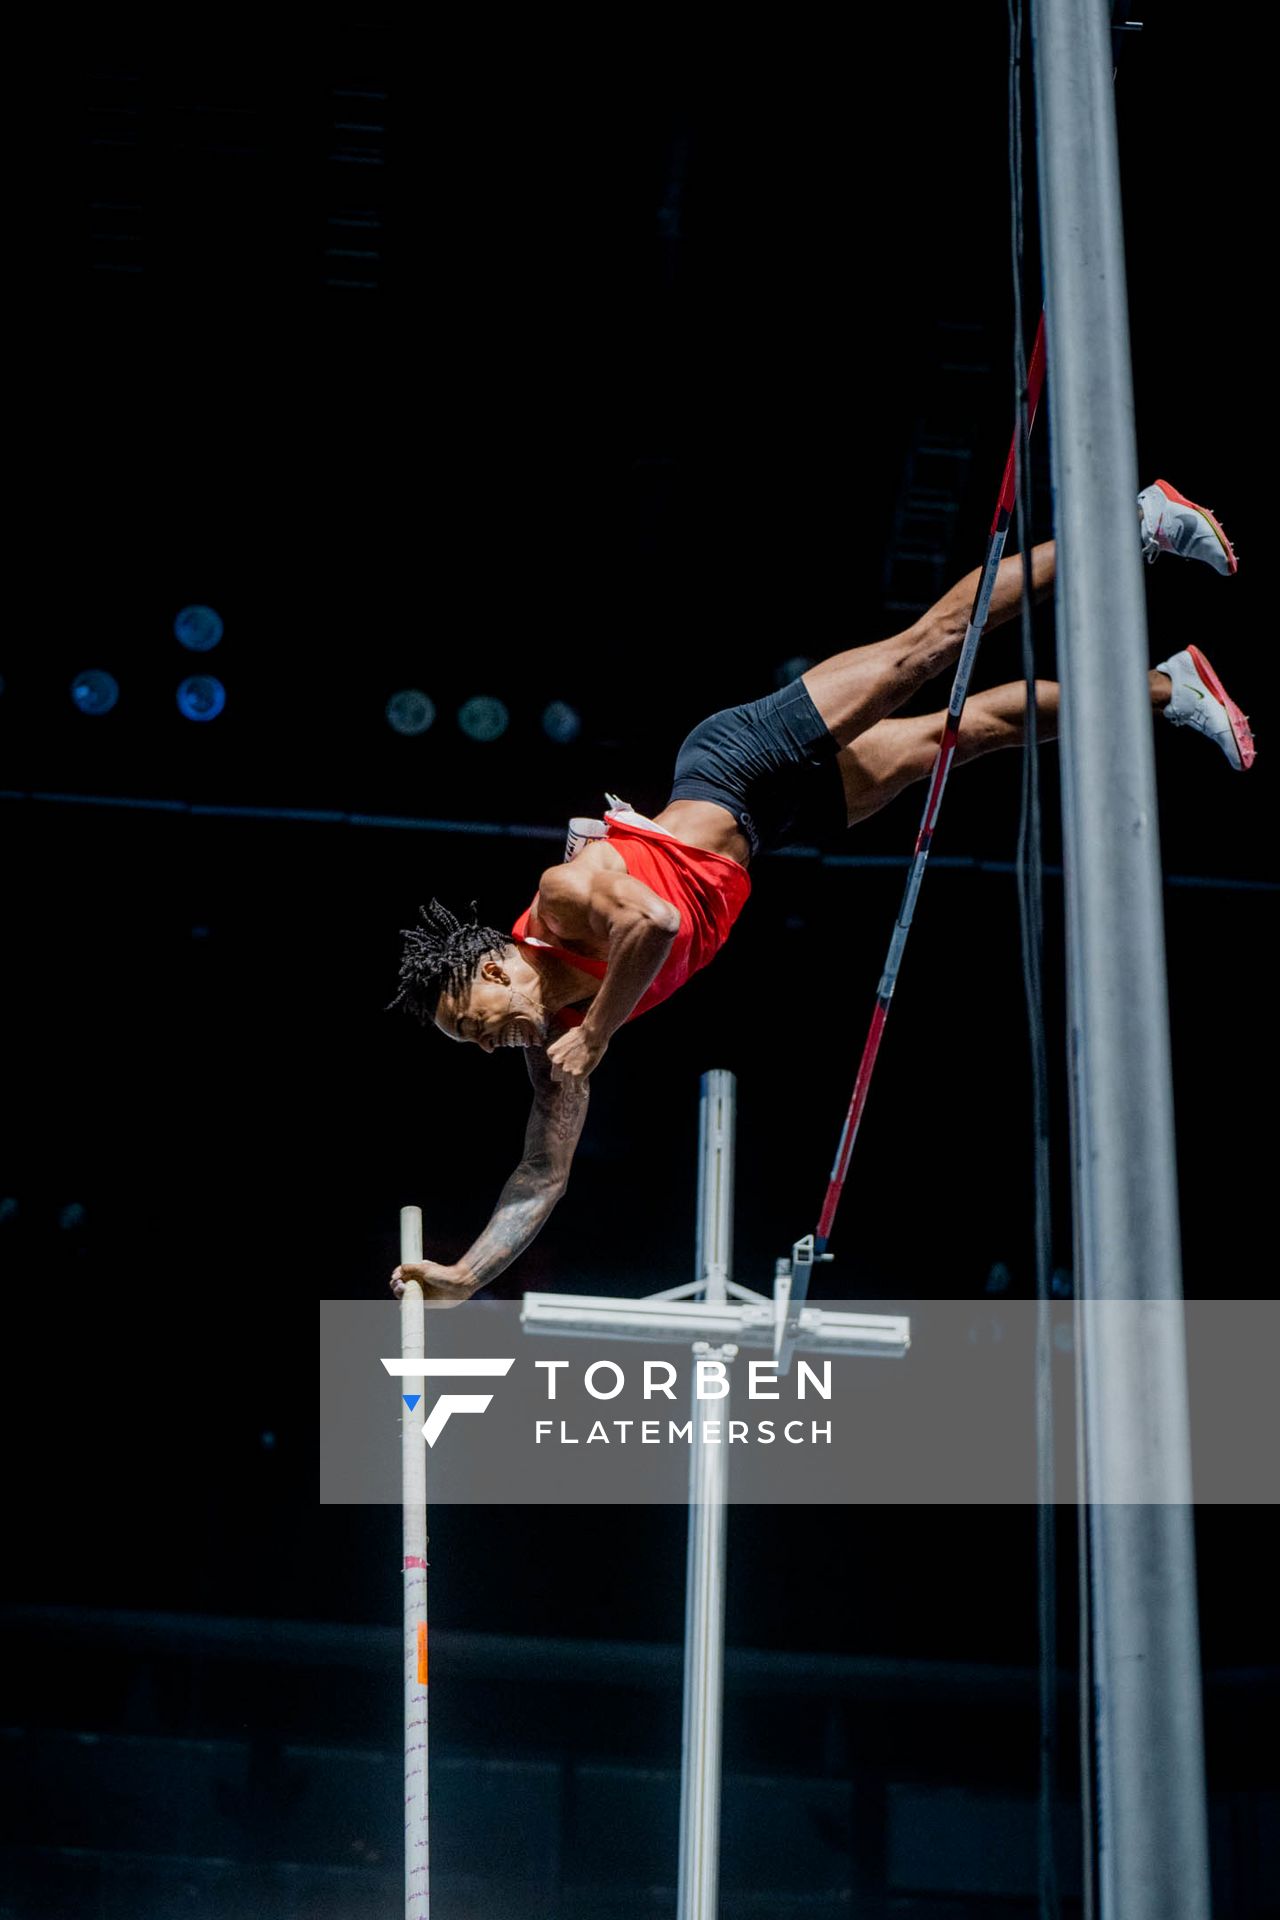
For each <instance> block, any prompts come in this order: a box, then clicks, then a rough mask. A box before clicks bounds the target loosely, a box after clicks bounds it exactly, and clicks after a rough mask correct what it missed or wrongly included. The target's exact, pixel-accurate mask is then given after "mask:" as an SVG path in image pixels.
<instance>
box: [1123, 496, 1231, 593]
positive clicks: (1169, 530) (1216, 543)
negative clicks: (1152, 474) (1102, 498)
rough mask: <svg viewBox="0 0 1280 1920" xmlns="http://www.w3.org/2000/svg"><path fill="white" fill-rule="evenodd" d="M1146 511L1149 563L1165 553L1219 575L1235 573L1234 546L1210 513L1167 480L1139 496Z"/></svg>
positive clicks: (1145, 553) (1144, 538)
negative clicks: (1191, 561) (1199, 561)
mask: <svg viewBox="0 0 1280 1920" xmlns="http://www.w3.org/2000/svg"><path fill="white" fill-rule="evenodd" d="M1138 505H1139V506H1140V507H1141V509H1142V554H1143V558H1144V559H1145V560H1147V561H1148V562H1150V561H1154V560H1156V559H1158V558H1159V556H1160V555H1161V554H1162V553H1176V554H1180V555H1181V557H1182V558H1183V559H1184V560H1203V561H1204V562H1205V563H1206V565H1208V566H1210V567H1212V568H1213V569H1214V571H1215V573H1234V572H1235V570H1236V556H1235V552H1234V550H1233V548H1232V545H1231V542H1230V541H1229V540H1228V538H1227V536H1226V534H1225V533H1224V532H1223V530H1222V528H1221V527H1220V526H1219V524H1218V522H1217V521H1216V520H1215V519H1214V517H1213V515H1212V513H1210V511H1209V509H1208V507H1198V506H1197V505H1196V503H1195V501H1194V500H1188V499H1187V496H1186V494H1185V493H1179V492H1178V489H1177V488H1176V487H1171V486H1170V485H1169V482H1168V481H1167V480H1157V481H1156V482H1155V483H1154V485H1153V486H1150V487H1144V488H1143V489H1142V492H1141V493H1140V494H1139V495H1138Z"/></svg>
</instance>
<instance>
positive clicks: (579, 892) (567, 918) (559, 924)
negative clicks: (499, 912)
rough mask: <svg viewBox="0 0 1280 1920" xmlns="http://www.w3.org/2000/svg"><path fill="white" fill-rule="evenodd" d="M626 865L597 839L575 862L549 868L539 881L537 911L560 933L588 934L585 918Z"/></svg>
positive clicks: (584, 849) (609, 847)
mask: <svg viewBox="0 0 1280 1920" xmlns="http://www.w3.org/2000/svg"><path fill="white" fill-rule="evenodd" d="M626 871H627V863H626V861H625V860H624V859H623V858H622V856H621V854H620V853H618V852H617V851H616V850H615V849H614V848H613V847H611V846H609V845H608V844H607V843H606V842H605V841H603V840H597V841H595V842H593V843H592V844H591V845H590V846H586V847H584V848H583V849H582V852H581V853H580V854H579V855H578V857H577V859H576V860H568V861H565V863H564V864H563V865H562V866H558V867H548V868H547V870H546V872H545V873H544V874H543V876H542V878H541V880H539V882H538V909H539V912H540V913H541V914H542V915H543V916H544V918H545V919H546V920H547V921H548V924H549V925H551V926H554V927H555V928H556V929H557V930H558V931H559V932H560V933H562V934H566V935H581V934H584V933H586V932H587V931H588V927H587V921H586V915H587V913H588V911H589V909H590V907H591V903H592V899H593V897H594V896H596V895H597V894H598V892H599V890H600V888H601V886H602V884H603V885H607V884H608V882H609V881H611V880H613V879H614V878H616V876H617V875H619V874H625V873H626Z"/></svg>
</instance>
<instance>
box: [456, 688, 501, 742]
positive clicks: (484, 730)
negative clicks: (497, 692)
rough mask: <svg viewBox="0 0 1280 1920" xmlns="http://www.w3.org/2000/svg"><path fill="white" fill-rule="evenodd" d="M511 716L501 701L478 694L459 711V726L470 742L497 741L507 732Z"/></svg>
mask: <svg viewBox="0 0 1280 1920" xmlns="http://www.w3.org/2000/svg"><path fill="white" fill-rule="evenodd" d="M510 718H511V716H510V714H509V713H508V712H507V709H506V707H505V706H504V705H503V703H502V701H501V700H494V699H491V698H490V697H489V696H488V695H487V694H478V695H477V696H476V698H475V699H474V700H467V701H465V702H464V704H463V705H462V706H461V707H460V708H459V709H458V725H459V726H460V727H461V728H462V731H463V732H464V733H465V734H466V736H467V738H468V739H469V740H497V739H500V738H501V736H502V735H503V734H504V733H505V732H506V730H507V723H508V721H509V720H510Z"/></svg>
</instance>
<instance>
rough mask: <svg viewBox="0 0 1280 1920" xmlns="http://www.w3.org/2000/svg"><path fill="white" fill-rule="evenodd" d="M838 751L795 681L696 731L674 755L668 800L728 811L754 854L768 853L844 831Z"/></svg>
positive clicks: (804, 689)
mask: <svg viewBox="0 0 1280 1920" xmlns="http://www.w3.org/2000/svg"><path fill="white" fill-rule="evenodd" d="M839 751H840V748H839V744H838V742H837V741H836V739H835V737H834V736H833V735H832V734H830V733H828V731H827V726H826V722H825V721H824V720H823V718H822V715H821V714H820V713H819V712H818V709H817V708H816V707H815V706H814V704H813V701H812V700H811V699H810V697H809V689H808V688H807V687H806V686H805V684H804V681H803V680H793V681H791V683H790V685H789V686H785V687H783V688H782V690H781V692H780V693H770V694H766V696H765V698H764V699H763V700H753V701H752V702H751V703H750V704H749V705H748V706H743V707H725V708H724V709H723V710H722V711H721V712H720V713H713V714H712V715H711V717H710V718H709V719H707V720H704V721H702V723H701V725H699V726H696V727H695V728H694V730H693V732H692V733H691V734H690V735H689V737H688V739H687V740H686V741H685V742H684V744H683V746H682V747H681V749H680V751H679V753H678V754H677V755H676V772H675V784H674V785H673V787H672V789H671V799H672V800H712V801H714V802H715V804H716V805H717V806H720V807H727V808H728V809H729V812H730V813H732V814H733V815H734V816H735V818H736V819H737V821H738V824H739V826H740V827H741V828H742V831H743V832H744V833H745V834H746V836H747V839H748V840H749V841H750V842H751V852H752V854H753V855H755V854H757V853H760V852H767V851H768V850H769V848H770V847H782V846H786V845H787V844H788V843H789V842H791V841H797V840H804V839H807V838H811V837H815V836H818V835H821V834H825V833H829V832H831V831H832V830H833V829H834V828H836V827H843V826H845V825H846V824H847V820H846V813H845V801H844V785H843V782H842V781H841V778H840V769H839V767H838V766H837V765H836V755H837V753H838V752H839ZM668 804H670V803H668Z"/></svg>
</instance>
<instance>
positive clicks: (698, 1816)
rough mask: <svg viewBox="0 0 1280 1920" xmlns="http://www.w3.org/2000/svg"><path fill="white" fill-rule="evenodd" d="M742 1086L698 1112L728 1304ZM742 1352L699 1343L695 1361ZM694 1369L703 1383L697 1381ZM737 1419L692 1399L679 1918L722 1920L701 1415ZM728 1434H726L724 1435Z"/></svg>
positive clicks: (712, 1488)
mask: <svg viewBox="0 0 1280 1920" xmlns="http://www.w3.org/2000/svg"><path fill="white" fill-rule="evenodd" d="M736 1118H737V1083H736V1081H735V1080H734V1077H733V1075H732V1074H731V1073H726V1072H724V1071H723V1070H721V1069H718V1068H717V1069H715V1070H714V1071H712V1072H711V1073H705V1074H703V1076H702V1103H701V1108H700V1112H699V1130H698V1131H699V1157H698V1252H697V1260H698V1265H697V1273H698V1276H699V1279H700V1281H701V1283H702V1293H703V1297H704V1298H705V1299H707V1300H715V1301H724V1300H726V1299H727V1298H728V1285H729V1280H730V1278H731V1272H732V1266H733V1149H734V1130H735V1123H736ZM737 1352H738V1349H737V1347H736V1346H710V1345H708V1344H707V1343H706V1342H704V1341H697V1342H695V1344H694V1348H693V1353H694V1359H695V1362H696V1361H697V1360H700V1359H721V1360H723V1361H724V1363H725V1367H726V1373H728V1371H729V1369H730V1368H731V1365H732V1362H733V1360H734V1359H735V1358H736V1356H737ZM696 1371H697V1369H696V1365H695V1380H696ZM704 1416H705V1417H707V1418H715V1419H719V1420H721V1421H722V1422H723V1421H727V1420H728V1418H729V1401H728V1399H727V1398H725V1399H722V1400H714V1401H699V1400H698V1398H697V1389H696V1384H695V1388H694V1401H693V1446H692V1449H691V1457H690V1462H689V1553H688V1562H687V1568H686V1586H685V1623H684V1737H683V1745H682V1765H681V1792H680V1869H679V1882H678V1884H679V1889H680V1898H679V1907H678V1915H679V1920H716V1913H717V1910H718V1906H719V1878H720V1777H721V1720H722V1713H723V1706H724V1600H725V1584H724V1562H725V1518H726V1507H725V1503H726V1497H727V1491H728V1478H729V1450H728V1446H727V1444H724V1445H720V1446H704V1445H703V1444H702V1420H703V1417H704ZM722 1432H723V1433H725V1434H726V1435H727V1432H728V1429H727V1427H722Z"/></svg>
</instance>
